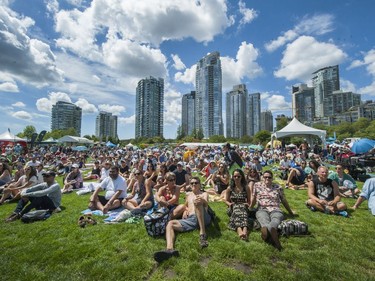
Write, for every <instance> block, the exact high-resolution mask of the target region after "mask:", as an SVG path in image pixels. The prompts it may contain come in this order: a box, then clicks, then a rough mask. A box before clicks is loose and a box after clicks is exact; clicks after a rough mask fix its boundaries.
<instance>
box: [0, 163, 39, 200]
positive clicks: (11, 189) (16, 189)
mask: <svg viewBox="0 0 375 281" xmlns="http://www.w3.org/2000/svg"><path fill="white" fill-rule="evenodd" d="M37 181H38V178H37V171H36V169H35V167H32V166H29V167H27V168H26V169H25V174H24V175H23V176H21V177H20V178H19V179H18V181H16V182H13V183H10V184H5V186H4V191H3V196H2V197H1V199H0V204H3V203H4V202H5V200H7V199H8V197H9V196H12V199H13V200H15V199H19V197H20V193H21V191H22V190H23V189H25V188H28V187H31V186H33V185H34V184H36V183H37Z"/></svg>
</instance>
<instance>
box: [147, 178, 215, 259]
mask: <svg viewBox="0 0 375 281" xmlns="http://www.w3.org/2000/svg"><path fill="white" fill-rule="evenodd" d="M190 185H191V187H192V192H188V193H187V194H186V202H185V205H184V206H185V211H184V213H183V216H182V219H180V220H171V221H169V222H168V224H167V228H166V234H165V238H166V240H167V249H166V250H163V251H158V252H156V253H155V254H154V259H155V260H156V261H157V262H158V263H161V262H163V261H165V260H167V259H169V258H171V257H178V256H179V255H180V254H179V252H178V251H177V250H175V249H174V241H175V235H176V234H175V233H176V232H187V231H192V230H195V229H199V244H200V246H201V247H202V248H205V247H207V246H208V241H207V234H206V227H207V226H209V224H210V222H211V217H210V215H209V214H208V211H207V209H208V194H207V192H204V191H202V190H201V182H200V179H199V177H193V178H192V179H191V181H190Z"/></svg>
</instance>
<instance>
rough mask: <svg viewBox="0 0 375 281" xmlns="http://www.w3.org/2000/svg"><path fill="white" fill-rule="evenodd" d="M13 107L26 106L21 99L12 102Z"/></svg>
mask: <svg viewBox="0 0 375 281" xmlns="http://www.w3.org/2000/svg"><path fill="white" fill-rule="evenodd" d="M12 106H14V107H26V104H24V103H23V102H22V101H18V102H15V103H13V104H12Z"/></svg>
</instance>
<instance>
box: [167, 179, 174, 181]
mask: <svg viewBox="0 0 375 281" xmlns="http://www.w3.org/2000/svg"><path fill="white" fill-rule="evenodd" d="M175 180H176V179H167V181H175Z"/></svg>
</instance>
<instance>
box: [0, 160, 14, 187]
mask: <svg viewBox="0 0 375 281" xmlns="http://www.w3.org/2000/svg"><path fill="white" fill-rule="evenodd" d="M11 180H12V169H11V168H10V167H9V165H8V164H7V163H2V162H0V186H3V185H4V184H6V183H8V182H10V181H11Z"/></svg>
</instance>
